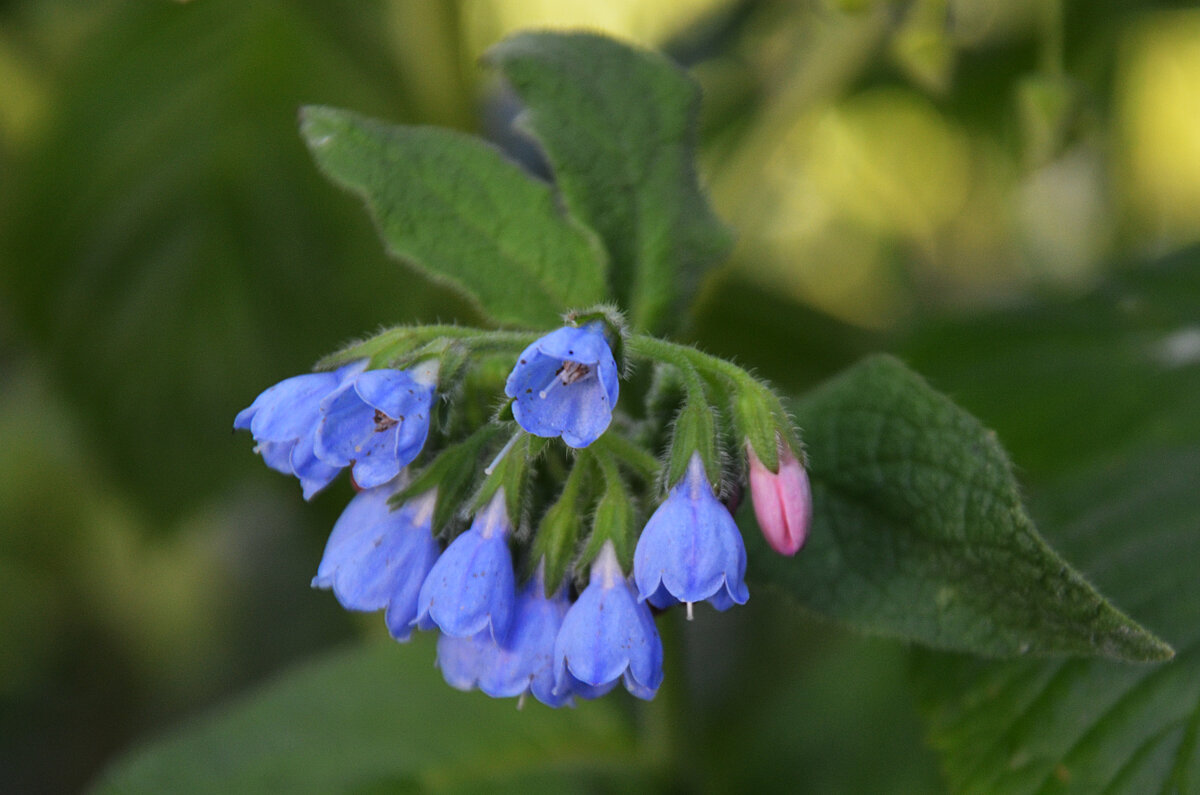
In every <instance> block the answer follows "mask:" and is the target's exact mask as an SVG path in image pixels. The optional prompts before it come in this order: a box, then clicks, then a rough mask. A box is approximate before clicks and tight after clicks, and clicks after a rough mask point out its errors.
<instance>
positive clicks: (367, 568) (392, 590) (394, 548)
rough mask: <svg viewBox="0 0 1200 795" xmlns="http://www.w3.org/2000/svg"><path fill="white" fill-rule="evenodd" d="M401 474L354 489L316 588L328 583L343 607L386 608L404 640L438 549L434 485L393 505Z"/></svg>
mask: <svg viewBox="0 0 1200 795" xmlns="http://www.w3.org/2000/svg"><path fill="white" fill-rule="evenodd" d="M400 484H401V480H400V478H397V479H396V480H394V481H392V482H390V483H387V484H385V485H383V486H379V487H378V488H374V489H366V490H364V491H361V492H359V493H358V494H357V495H355V497H354V499H352V500H350V504H349V505H347V506H346V510H344V511H343V512H342V515H341V516H340V517H339V518H338V520H337V523H336V524H334V526H333V532H332V533H331V534H330V536H329V543H328V544H326V545H325V555H324V557H322V558H321V565H320V566H319V567H318V568H317V576H316V577H314V578H313V581H312V584H313V587H314V588H332V589H333V595H334V596H336V597H337V600H338V602H340V603H341V605H342V607H344V608H346V609H347V610H361V611H366V612H370V611H374V610H386V611H387V612H386V613H385V614H384V620H385V622H386V623H387V627H388V631H389V632H391V633H392V636H393V637H394V638H396V640H401V641H403V640H408V638H409V636H410V635H411V634H412V622H413V619H415V618H416V616H417V595H418V594H419V593H420V590H421V585H422V583H424V582H425V576H426V575H427V574H428V573H429V570H430V569H431V568H433V564H434V562H435V561H436V560H437V558H438V554H439V552H440V549H439V548H438V543H437V541H436V540H435V539H434V537H433V533H432V530H431V522H432V518H433V506H434V502H435V501H436V499H437V492H436V491H429V492H426V493H425V494H422V495H421V496H419V497H417V498H415V499H412V500H409V501H408V502H406V503H404V505H402V506H401V507H399V508H398V509H396V510H392V509H391V506H390V505H389V504H388V499H389V498H391V496H392V495H393V494H395V493H396V491H397V490H398V489H399V487H400Z"/></svg>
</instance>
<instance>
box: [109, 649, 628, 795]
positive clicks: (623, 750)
mask: <svg viewBox="0 0 1200 795" xmlns="http://www.w3.org/2000/svg"><path fill="white" fill-rule="evenodd" d="M432 650H433V649H432V645H431V642H430V639H425V638H422V639H421V640H419V641H418V642H415V643H414V644H412V645H411V646H408V647H405V648H400V647H397V645H396V644H395V643H392V642H390V641H389V642H384V643H374V644H370V645H368V646H364V647H358V648H353V649H349V650H346V651H341V652H338V653H335V654H332V655H330V656H328V657H325V658H323V659H320V660H317V661H315V662H311V663H309V664H307V665H305V666H302V667H300V668H297V669H295V670H293V671H291V672H289V673H287V674H285V675H284V676H283V677H281V678H280V679H278V680H276V681H274V682H272V683H270V684H268V685H267V686H265V687H263V688H262V689H260V690H259V691H258V692H256V693H253V694H251V695H250V696H248V697H246V698H244V699H242V700H240V701H237V702H234V703H232V704H229V705H227V706H225V707H224V708H223V709H220V710H218V711H216V712H213V713H211V714H209V715H207V716H205V717H204V718H202V719H200V720H198V721H196V722H194V723H192V724H190V725H187V726H184V727H182V728H181V729H179V730H177V731H176V732H174V733H172V734H170V735H168V736H167V737H165V738H163V739H161V740H158V741H157V742H153V743H150V744H149V745H146V746H145V747H142V748H140V749H137V750H135V751H134V752H133V753H131V754H129V755H128V756H127V757H125V758H124V759H123V760H121V761H119V762H118V763H117V764H116V765H114V766H113V767H112V768H110V769H109V770H108V771H107V773H106V774H105V776H104V777H103V779H102V780H101V782H100V784H99V786H98V787H97V792H101V793H109V792H111V793H118V792H119V793H138V792H146V793H160V792H172V793H203V792H295V793H301V792H312V793H327V792H347V791H377V790H378V791H394V790H396V789H400V790H401V791H409V790H416V791H421V792H428V791H443V792H444V791H466V792H469V791H479V790H480V789H482V788H486V789H488V791H494V789H495V788H497V787H499V788H501V789H502V790H506V791H507V790H512V791H525V792H528V791H531V789H532V790H533V791H538V790H542V789H544V788H549V789H551V790H553V791H568V792H575V791H592V790H594V789H595V787H596V786H597V782H598V781H607V782H609V785H610V786H612V785H613V782H614V781H615V780H616V779H617V778H618V777H619V778H620V779H621V780H623V781H624V783H625V784H626V786H632V785H633V784H632V783H631V782H630V779H634V780H636V778H637V777H638V776H639V775H642V774H644V773H645V767H644V766H643V765H642V764H640V763H639V758H638V756H637V751H636V748H635V746H634V743H633V741H632V739H631V736H630V734H629V733H628V727H627V725H626V724H625V723H624V722H623V721H622V720H621V719H620V717H619V713H618V711H617V710H616V709H615V706H616V705H615V704H609V703H603V702H598V703H588V704H582V705H580V706H579V707H578V708H576V709H562V710H550V709H546V708H544V707H542V706H541V705H540V704H530V705H528V706H527V707H526V708H525V709H524V710H523V711H518V710H517V709H516V708H515V707H514V703H513V702H512V701H511V700H493V699H490V698H487V697H486V696H483V695H482V694H479V693H473V694H463V693H458V692H456V691H454V690H452V689H450V688H449V687H447V686H446V684H445V683H444V682H442V681H441V676H440V675H439V674H438V672H437V670H436V669H435V668H434V667H433V666H432V665H430V664H429V658H430V656H431V652H432Z"/></svg>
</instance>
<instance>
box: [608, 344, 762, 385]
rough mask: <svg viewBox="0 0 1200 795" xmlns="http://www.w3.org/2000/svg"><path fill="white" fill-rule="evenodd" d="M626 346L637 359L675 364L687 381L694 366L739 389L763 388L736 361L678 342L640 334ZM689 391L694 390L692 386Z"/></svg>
mask: <svg viewBox="0 0 1200 795" xmlns="http://www.w3.org/2000/svg"><path fill="white" fill-rule="evenodd" d="M626 345H627V348H628V350H629V353H630V354H632V355H634V356H640V357H642V358H644V359H654V360H656V361H660V362H666V363H667V364H670V365H674V366H675V367H676V368H678V369H679V371H680V373H681V374H683V376H684V379H685V382H686V379H687V377H688V376H687V372H686V371H687V369H688V367H689V366H690V367H691V368H694V369H695V370H699V371H700V372H701V373H704V374H706V375H707V374H709V373H715V374H718V375H720V376H721V377H722V378H724V379H726V380H728V381H729V382H731V383H732V384H733V385H734V386H736V387H739V388H747V387H749V388H753V389H761V388H762V385H761V384H760V383H759V382H758V380H757V379H756V378H755V377H754V376H752V375H750V374H749V373H748V372H746V371H745V370H743V369H742V368H740V367H738V366H737V365H736V364H734V363H733V362H729V361H726V360H725V359H722V358H720V357H719V356H712V355H710V354H707V353H704V352H703V351H700V350H697V349H696V348H693V347H692V346H690V345H680V344H679V343H677V342H668V341H667V340H663V339H659V338H658V337H650V336H647V335H645V334H637V335H634V336H633V337H630V339H629V342H628V343H626ZM688 388H689V389H690V388H691V387H690V385H689V387H688Z"/></svg>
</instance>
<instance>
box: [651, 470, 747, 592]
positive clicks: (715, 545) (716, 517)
mask: <svg viewBox="0 0 1200 795" xmlns="http://www.w3.org/2000/svg"><path fill="white" fill-rule="evenodd" d="M745 575H746V547H745V545H744V544H743V542H742V534H741V533H740V532H738V528H737V524H736V523H735V522H734V521H733V517H732V516H730V515H729V510H728V509H727V508H726V507H725V506H724V505H722V504H721V502H720V501H719V500H717V497H716V495H715V494H713V490H712V486H711V485H709V482H708V477H707V475H706V474H705V471H704V463H703V462H702V461H701V460H700V455H699V454H698V453H694V454H693V455H692V458H691V460H690V461H689V462H688V469H687V474H686V475H685V476H684V478H683V480H682V481H680V482H679V483H678V484H677V485H676V486H675V487H674V488H673V489H671V493H670V495H668V497H667V499H666V501H664V502H663V504H662V505H660V506H659V507H658V510H656V511H655V512H654V515H653V516H651V517H650V521H648V522H646V528H645V529H644V530H643V531H642V535H641V538H639V539H638V543H637V549H636V550H635V551H634V555H633V578H634V581H635V582H636V583H637V587H638V594H639V598H640V599H641V600H649V601H650V603H651V604H653V605H654V606H655V607H660V608H662V607H667V606H669V605H671V604H674V603H676V602H684V603H686V604H687V605H688V611H689V615H690V612H691V605H692V603H693V602H701V601H704V600H705V599H707V600H709V601H710V602H711V603H712V605H713V607H715V608H717V609H718V610H725V609H727V608H729V607H731V606H732V605H734V604H739V605H740V604H745V602H746V600H747V599H748V598H749V595H750V594H749V592H748V591H747V589H746V584H745V582H743V577H745Z"/></svg>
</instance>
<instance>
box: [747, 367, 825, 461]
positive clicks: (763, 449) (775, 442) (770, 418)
mask: <svg viewBox="0 0 1200 795" xmlns="http://www.w3.org/2000/svg"><path fill="white" fill-rule="evenodd" d="M731 403H732V413H733V431H734V434H735V436H737V438H738V440H739V441H745V442H749V443H750V447H751V448H753V450H754V454H755V455H756V456H758V460H759V461H761V462H762V464H763V466H765V467H766V468H767V469H769V470H771V471H772V472H778V471H779V451H780V449H781V448H780V445H787V446H788V447H790V448H791V451H792V454H793V455H794V456H795V457H796V460H797V461H799V462H800V463H801V464H806V463H807V459H806V456H805V451H804V445H803V444H801V443H800V438H799V434H798V433H797V432H796V426H795V425H794V424H793V423H792V420H791V417H790V416H788V413H787V411H786V410H785V409H784V408H783V404H782V403H781V402H780V400H779V397H778V396H777V395H776V394H775V393H774V392H773V391H772V390H771V388H770V387H768V386H766V385H765V384H763V383H762V382H761V381H758V380H756V379H753V378H752V377H750V376H749V374H747V378H746V380H745V381H743V382H741V383H739V384H737V387H736V388H735V389H734V391H733V397H732V401H731Z"/></svg>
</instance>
